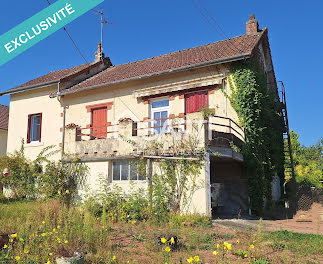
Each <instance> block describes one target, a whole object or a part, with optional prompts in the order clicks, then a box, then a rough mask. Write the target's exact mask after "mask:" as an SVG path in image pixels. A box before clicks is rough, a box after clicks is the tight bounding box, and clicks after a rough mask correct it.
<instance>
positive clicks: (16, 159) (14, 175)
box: [0, 144, 39, 199]
mask: <svg viewBox="0 0 323 264" xmlns="http://www.w3.org/2000/svg"><path fill="white" fill-rule="evenodd" d="M4 169H8V170H9V176H8V177H4V176H2V177H1V175H0V185H1V184H3V185H4V187H6V188H7V189H10V191H11V192H12V194H13V195H12V196H13V198H16V199H19V198H25V197H28V198H34V197H35V190H34V187H35V181H36V178H37V176H38V173H39V170H38V167H37V166H36V163H34V162H32V161H30V160H28V159H27V158H26V157H25V155H24V147H23V144H22V147H21V149H20V150H19V151H15V152H14V153H13V154H11V155H8V156H3V157H1V158H0V171H1V172H2V171H4Z"/></svg>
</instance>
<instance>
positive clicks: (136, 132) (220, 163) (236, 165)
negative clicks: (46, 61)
mask: <svg viewBox="0 0 323 264" xmlns="http://www.w3.org/2000/svg"><path fill="white" fill-rule="evenodd" d="M249 60H255V61H256V62H257V65H258V67H259V68H261V69H262V70H263V71H264V72H265V76H266V79H267V80H266V81H267V83H268V89H273V91H274V94H275V96H276V99H275V100H278V101H279V98H278V90H277V85H276V79H275V73H274V68H273V64H272V59H271V53H270V47H269V40H268V30H267V28H265V29H263V30H260V29H259V26H258V21H257V20H256V19H255V17H254V15H251V16H250V19H249V21H248V22H247V23H246V33H245V34H243V35H241V36H238V37H234V38H230V39H226V40H223V41H218V42H215V43H211V44H207V45H203V46H199V47H194V48H190V49H186V50H181V51H177V52H173V53H170V54H165V55H161V56H157V57H153V58H149V59H144V60H140V61H135V62H131V63H126V64H122V65H112V63H111V61H110V59H109V58H108V57H105V56H104V54H103V53H102V47H101V45H100V44H99V46H98V51H97V52H96V54H95V61H94V62H93V63H89V64H85V65H81V66H77V67H74V68H70V69H65V70H60V71H55V72H51V73H49V74H47V75H44V76H42V77H39V78H37V79H34V80H32V81H30V82H27V83H25V84H23V85H21V86H18V87H16V88H13V89H10V90H8V91H5V92H2V93H1V94H0V95H4V94H10V95H11V99H10V117H9V120H10V121H9V136H8V148H7V150H8V152H13V151H14V150H16V149H19V148H20V144H21V140H24V144H25V153H26V155H27V156H28V157H29V158H35V157H36V156H37V154H38V153H39V152H40V151H41V150H42V149H43V148H44V147H46V146H49V145H57V146H60V147H61V148H62V149H63V150H64V153H67V154H73V155H76V156H77V157H79V158H80V159H81V160H82V161H84V162H85V163H86V164H87V165H88V166H89V168H90V175H89V179H88V184H89V186H90V188H91V189H92V190H93V191H95V190H96V189H98V188H99V183H98V179H99V177H104V178H105V179H106V180H107V181H108V182H109V183H113V184H117V185H119V186H121V187H122V188H123V189H124V190H125V191H127V190H128V189H129V188H130V181H132V182H135V183H136V184H137V185H138V186H141V187H146V186H147V185H148V184H149V181H148V180H147V178H145V177H140V175H138V174H137V173H136V172H134V171H133V170H132V168H131V160H133V159H134V158H135V157H138V156H140V155H145V153H144V154H143V151H142V149H138V146H137V147H134V146H133V145H131V144H129V142H127V141H126V140H122V139H121V140H120V135H122V137H123V138H128V139H132V140H137V141H139V143H142V142H144V141H147V142H148V145H149V138H150V137H154V136H156V135H161V137H160V140H161V142H163V143H164V144H166V145H164V149H163V150H158V151H161V153H159V152H158V153H157V154H156V153H155V154H154V155H150V156H149V154H148V158H149V157H150V160H151V164H149V165H147V166H152V167H151V168H155V166H156V164H157V163H158V159H160V158H161V157H165V158H166V157H169V156H170V155H169V153H167V149H171V148H172V145H171V143H170V142H171V141H172V136H173V134H172V133H169V132H170V131H169V128H168V126H170V124H171V123H173V120H176V122H177V125H176V126H177V128H176V130H175V129H174V131H175V133H177V134H182V133H185V131H189V133H188V134H189V135H192V133H193V134H194V133H195V132H192V131H197V129H195V130H194V126H193V125H192V124H191V123H190V122H188V121H194V122H195V121H199V120H200V121H203V122H202V123H201V127H200V128H199V134H198V135H197V136H198V139H199V142H198V144H197V145H198V146H199V147H201V148H204V147H205V146H206V145H208V149H209V152H208V153H207V155H206V157H205V163H204V166H203V169H202V170H201V172H200V175H199V182H200V183H201V184H200V186H199V188H198V189H197V190H195V191H194V193H193V196H192V203H191V204H190V208H189V209H188V210H189V211H190V212H195V213H200V214H205V215H210V214H211V211H212V209H214V207H218V208H217V209H218V210H222V212H223V213H226V212H231V213H239V211H248V202H246V201H247V200H248V186H247V179H246V176H245V175H243V173H242V167H243V160H244V157H243V156H242V155H241V154H240V153H238V152H236V151H235V149H233V148H232V145H231V143H232V142H233V143H234V144H235V145H236V146H241V144H243V142H244V138H245V135H244V129H243V128H242V127H241V126H240V125H239V119H238V115H237V113H236V111H235V110H234V108H233V107H232V105H231V103H230V101H229V99H228V97H227V96H226V95H225V93H224V92H223V90H224V91H229V90H230V87H229V84H228V76H230V75H231V74H232V64H234V63H236V62H245V61H249ZM205 106H207V107H208V108H209V109H211V110H212V111H213V115H212V116H210V117H209V120H208V122H204V117H203V116H202V114H201V111H200V110H201V109H203V108H204V107H205ZM22 109H24V111H22ZM192 123H193V122H192ZM195 128H196V127H195ZM201 131H202V133H200V132H201ZM203 131H204V132H205V131H206V133H204V132H203ZM167 144H168V145H167ZM214 153H220V155H215V154H214ZM60 158H64V156H62V157H61V156H60V154H57V155H56V156H55V157H53V159H57V160H58V159H60ZM153 164H155V165H153ZM147 170H148V171H150V173H149V175H148V178H149V177H151V175H152V172H151V170H150V169H147ZM152 170H153V169H152ZM211 189H212V191H214V190H216V193H217V194H216V195H215V196H216V197H215V196H214V195H213V194H214V193H211ZM211 196H212V197H211ZM214 200H217V201H218V202H217V203H216V204H214Z"/></svg>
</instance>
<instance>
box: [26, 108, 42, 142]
mask: <svg viewBox="0 0 323 264" xmlns="http://www.w3.org/2000/svg"><path fill="white" fill-rule="evenodd" d="M41 127H42V114H41V113H40V114H32V115H29V116H28V132H27V143H31V142H40V141H41Z"/></svg>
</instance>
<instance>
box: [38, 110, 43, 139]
mask: <svg viewBox="0 0 323 264" xmlns="http://www.w3.org/2000/svg"><path fill="white" fill-rule="evenodd" d="M39 118H40V120H39V142H41V130H42V122H43V114H42V113H40V114H39Z"/></svg>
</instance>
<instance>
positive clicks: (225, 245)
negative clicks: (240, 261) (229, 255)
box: [223, 242, 232, 250]
mask: <svg viewBox="0 0 323 264" xmlns="http://www.w3.org/2000/svg"><path fill="white" fill-rule="evenodd" d="M223 249H225V250H231V249H232V245H231V244H230V243H228V242H224V243H223Z"/></svg>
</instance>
